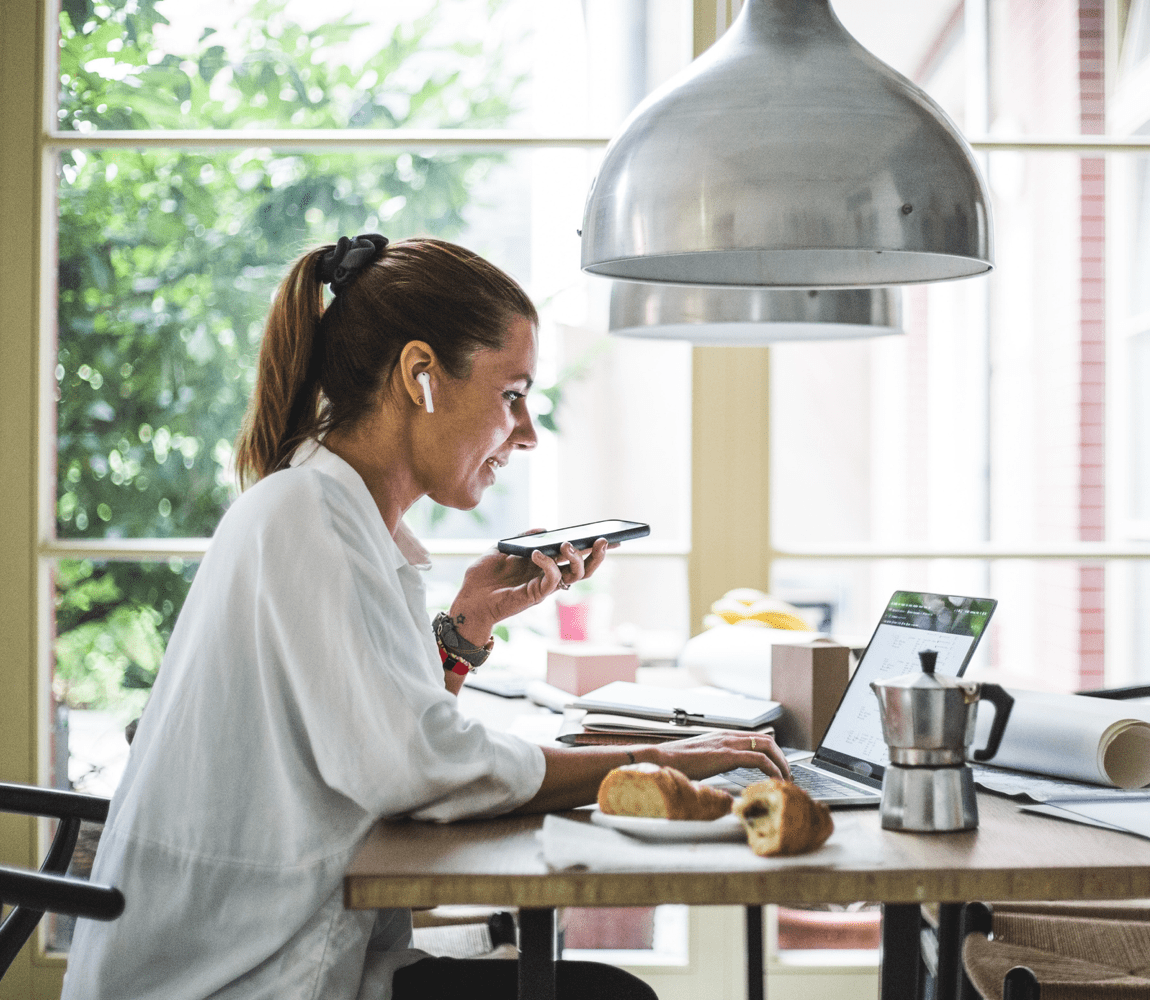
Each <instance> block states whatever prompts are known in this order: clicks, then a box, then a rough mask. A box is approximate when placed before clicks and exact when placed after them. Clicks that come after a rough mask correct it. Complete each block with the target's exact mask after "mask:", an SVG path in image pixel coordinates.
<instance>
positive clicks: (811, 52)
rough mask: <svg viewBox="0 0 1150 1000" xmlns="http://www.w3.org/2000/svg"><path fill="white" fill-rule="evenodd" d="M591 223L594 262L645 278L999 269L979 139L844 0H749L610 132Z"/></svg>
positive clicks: (867, 283) (785, 279) (609, 271)
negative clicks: (865, 33)
mask: <svg viewBox="0 0 1150 1000" xmlns="http://www.w3.org/2000/svg"><path fill="white" fill-rule="evenodd" d="M582 237H583V240H582V266H583V269H584V270H586V271H589V272H591V273H593V274H600V275H605V276H608V277H612V278H622V279H625V280H629V281H645V282H669V283H674V284H688V285H743V286H767V287H783V288H795V287H818V288H832V287H846V288H849V287H873V286H879V285H897V284H908V283H914V282H925V281H945V280H948V279H951V278H963V277H968V276H970V275H975V274H981V273H983V272H986V271H989V270H990V269H991V268H992V267H993V255H992V247H991V220H990V198H989V194H988V192H987V189H986V185H985V183H984V181H983V179H982V177H981V175H980V174H979V171H978V168H977V166H976V164H975V161H974V155H973V152H972V151H971V149H970V146H969V145H968V144H967V142H966V141H965V140H964V139H963V137H962V135H961V134H960V133H959V131H958V129H957V128H956V127H955V125H954V123H953V122H951V120H950V119H949V118H948V117H947V115H946V113H945V112H944V111H943V110H942V109H941V108H940V107H939V106H938V105H937V104H935V102H934V101H933V100H931V99H930V98H929V97H928V96H927V95H926V94H925V93H924V92H923V91H922V90H921V89H919V88H918V87H916V86H915V85H914V84H913V83H911V82H910V81H909V80H907V79H906V78H905V77H903V76H901V75H900V74H898V73H896V72H895V71H894V70H893V69H891V68H890V67H889V66H887V65H886V64H885V63H883V62H881V61H880V60H878V59H877V58H875V57H874V56H873V55H871V54H870V52H868V51H867V50H866V49H864V48H863V47H862V46H861V45H860V44H859V43H858V42H856V41H855V40H854V39H853V38H852V37H851V36H850V35H849V34H848V33H847V31H846V29H845V28H843V26H842V24H841V23H840V22H839V20H838V18H836V17H835V15H834V12H833V11H832V10H831V7H830V4H829V2H828V0H747V2H746V3H745V4H744V6H743V9H742V11H741V12H740V14H739V16H738V18H737V19H736V20H735V22H734V24H733V25H731V27H730V29H729V30H728V31H727V32H726V34H724V35H723V37H722V38H720V39H719V40H718V41H717V42H716V43H715V44H714V45H712V46H711V48H710V49H708V50H707V51H706V52H705V53H703V54H702V55H701V56H699V58H697V59H696V60H695V61H694V62H693V63H691V65H689V66H688V67H687V68H686V69H685V70H683V71H682V72H681V73H679V74H678V75H677V76H675V77H673V78H672V79H671V80H669V81H668V82H667V83H666V84H665V85H664V86H663V87H661V88H660V89H658V90H656V91H655V92H654V93H652V94H651V95H650V96H649V97H648V98H647V99H646V100H645V101H644V102H643V103H641V104H640V105H639V106H638V107H637V108H636V109H635V111H634V112H633V113H632V114H631V116H630V118H628V119H627V121H626V122H625V123H624V125H623V129H622V131H621V132H620V134H619V135H617V136H616V137H615V138H614V139H613V140H612V142H611V144H610V145H609V146H608V147H607V151H606V153H605V154H604V158H603V163H602V166H601V167H600V169H599V174H598V176H597V177H596V179H595V180H594V182H593V183H592V185H591V190H590V193H589V194H588V198H587V205H586V210H585V213H584V218H583V229H582Z"/></svg>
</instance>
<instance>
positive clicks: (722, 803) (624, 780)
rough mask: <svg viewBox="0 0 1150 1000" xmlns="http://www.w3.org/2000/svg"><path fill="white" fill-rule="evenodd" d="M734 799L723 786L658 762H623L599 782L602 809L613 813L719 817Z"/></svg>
mask: <svg viewBox="0 0 1150 1000" xmlns="http://www.w3.org/2000/svg"><path fill="white" fill-rule="evenodd" d="M733 803H734V799H733V798H731V795H730V793H728V792H725V791H723V789H721V788H712V787H711V786H710V785H701V784H699V782H697V781H691V780H690V779H689V778H688V777H687V776H686V775H685V774H683V772H682V771H676V770H675V769H674V768H673V767H659V765H658V764H624V765H623V766H622V767H617V768H615V770H613V771H611V772H610V773H609V774H608V775H607V777H605V778H604V779H603V781H602V783H601V784H600V785H599V808H600V809H602V810H603V812H605V813H611V814H612V815H614V816H652V817H657V818H661V819H718V818H719V817H720V816H726V815H727V813H729V812H730V811H731V806H732V804H733Z"/></svg>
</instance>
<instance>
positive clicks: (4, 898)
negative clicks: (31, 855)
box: [0, 782, 124, 978]
mask: <svg viewBox="0 0 1150 1000" xmlns="http://www.w3.org/2000/svg"><path fill="white" fill-rule="evenodd" d="M108 805H109V803H108V800H107V799H102V798H97V797H96V796H93V795H80V794H78V793H76V792H61V791H56V790H55V789H51V788H36V787H34V786H30V785H11V784H5V783H2V782H0V812H7V813H19V814H21V815H24V816H51V817H54V818H56V819H58V820H59V821H60V822H59V825H58V826H57V827H56V836H55V837H54V838H53V840H52V846H51V847H50V848H49V849H48V855H47V857H46V858H45V859H44V863H43V864H42V865H41V866H40V871H38V872H33V871H28V870H27V869H24V868H9V867H8V866H6V865H0V903H3V904H4V905H6V906H11V907H13V909H12V911H11V912H10V913H9V914H8V917H7V919H5V921H4V922H3V923H2V924H0V978H2V977H3V976H4V973H6V972H7V971H8V967H9V966H10V965H11V964H12V962H13V961H14V960H15V958H16V956H17V954H19V952H20V949H21V948H22V947H24V943H25V942H26V941H27V940H28V938H30V937H31V936H32V932H33V931H34V930H35V929H36V925H37V924H38V923H40V918H41V917H42V916H44V914H45V913H47V912H51V913H63V914H71V915H73V916H77V917H90V918H91V919H93V920H115V919H116V917H118V916H119V915H120V914H121V913H123V912H124V896H123V894H122V893H121V892H120V890H119V889H113V888H111V887H110V886H102V885H92V884H90V883H89V882H87V881H85V880H83V879H78V878H68V877H67V876H65V874H64V873H65V872H66V871H67V870H68V865H69V863H70V862H71V860H72V853H73V851H75V849H76V838H77V837H78V836H79V835H80V823H81V822H82V821H84V820H88V821H89V822H92V823H103V822H104V821H105V820H106V819H107V818H108Z"/></svg>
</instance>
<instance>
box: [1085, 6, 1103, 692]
mask: <svg viewBox="0 0 1150 1000" xmlns="http://www.w3.org/2000/svg"><path fill="white" fill-rule="evenodd" d="M1103 16H1104V0H1079V3H1078V88H1079V128H1080V129H1081V131H1082V133H1083V134H1084V135H1101V134H1103V133H1104V132H1105V131H1106V105H1105V99H1106V93H1105V76H1104V73H1103V58H1104V52H1103V35H1102V26H1103ZM1080 179H1081V191H1082V193H1081V199H1080V205H1081V208H1080V238H1079V246H1080V252H1081V260H1082V275H1081V278H1080V281H1079V326H1080V329H1081V362H1080V364H1081V376H1080V379H1081V381H1080V390H1079V391H1080V402H1079V407H1078V411H1079V442H1080V443H1079V463H1078V480H1079V486H1078V496H1079V503H1078V537H1079V539H1080V540H1081V541H1084V542H1093V541H1102V540H1103V539H1104V538H1105V481H1104V477H1103V472H1104V467H1105V466H1104V462H1105V451H1104V449H1105V434H1104V432H1105V423H1104V421H1105V415H1106V414H1105V405H1106V404H1105V400H1106V382H1105V378H1106V367H1105V356H1106V323H1105V313H1106V310H1105V292H1106V290H1105V240H1106V194H1105V180H1106V161H1105V159H1103V158H1102V157H1084V158H1083V159H1082V161H1081V167H1080ZM1078 576H1079V587H1078V595H1079V597H1078V600H1079V644H1078V650H1079V667H1078V673H1079V677H1078V679H1079V684H1080V686H1081V687H1083V688H1090V687H1101V686H1102V684H1103V681H1104V669H1103V657H1104V652H1105V643H1104V617H1105V616H1104V609H1105V596H1106V593H1105V583H1104V579H1105V578H1104V570H1103V568H1102V567H1101V566H1081V567H1080V568H1079V570H1078Z"/></svg>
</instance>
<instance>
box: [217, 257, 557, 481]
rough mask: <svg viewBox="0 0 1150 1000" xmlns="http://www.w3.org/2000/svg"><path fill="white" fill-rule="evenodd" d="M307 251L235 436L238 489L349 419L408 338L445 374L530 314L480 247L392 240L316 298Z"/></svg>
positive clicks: (317, 286)
mask: <svg viewBox="0 0 1150 1000" xmlns="http://www.w3.org/2000/svg"><path fill="white" fill-rule="evenodd" d="M332 249H333V244H327V245H326V246H322V247H317V248H315V249H312V250H309V251H308V252H307V253H305V254H304V255H303V256H302V257H300V258H299V259H298V260H297V261H296V262H295V264H294V265H293V266H292V269H291V271H290V272H289V273H288V276H287V277H286V278H285V279H284V281H283V283H282V284H281V285H280V287H279V290H278V291H277V292H276V297H275V300H274V301H273V303H272V308H271V312H270V313H269V314H268V320H267V327H266V328H265V330H264V339H263V344H262V345H261V347H260V356H259V365H258V372H257V376H256V386H255V389H254V390H253V391H252V397H251V400H250V402H249V403H248V409H247V413H246V414H245V416H244V423H243V427H242V428H241V430H240V434H239V437H238V438H237V440H236V472H237V474H238V476H239V480H240V485H241V487H247V486H250V485H252V484H253V483H255V482H257V481H258V480H260V479H262V478H263V477H264V476H267V475H270V474H271V473H273V472H275V471H277V470H279V469H282V468H284V467H285V466H286V465H287V464H288V461H289V460H290V459H291V455H292V452H293V451H295V449H296V448H297V447H299V445H300V444H302V443H303V442H304V441H306V440H308V439H309V438H313V437H317V436H319V435H322V434H324V433H326V432H328V431H330V430H333V429H334V428H337V427H349V426H354V425H355V424H356V423H357V422H358V421H359V420H360V419H361V418H363V417H364V416H365V415H366V414H367V413H368V412H369V410H370V409H371V407H372V406H373V405H374V404H375V402H376V400H377V398H378V395H379V392H380V390H381V389H382V387H383V386H384V385H385V384H387V382H388V380H389V379H390V378H391V375H392V372H394V371H395V367H396V365H398V364H399V356H400V353H401V352H402V350H403V348H404V345H406V344H408V343H410V342H411V341H413V340H422V341H424V342H425V343H427V344H428V345H430V347H431V348H432V350H434V351H435V354H436V356H437V357H438V359H439V362H440V363H441V364H442V365H443V368H444V370H445V371H446V373H447V374H448V375H449V376H450V377H452V378H466V377H467V375H468V374H470V372H471V360H472V358H473V357H474V355H475V353H476V352H477V351H481V350H485V349H487V350H498V349H499V348H501V347H502V346H503V340H504V337H505V335H506V333H507V329H508V327H509V326H510V324H511V322H512V321H513V320H514V319H515V318H516V317H519V316H522V317H523V318H525V319H527V320H528V321H529V322H531V323H532V324H535V323H538V316H537V314H536V312H535V307H534V306H533V305H532V304H531V300H530V299H529V298H528V297H527V294H526V292H524V291H523V289H522V288H521V287H520V286H519V285H518V284H517V283H516V282H515V281H514V279H512V278H511V277H510V276H508V275H507V274H505V273H504V272H503V271H501V270H499V268H497V267H496V266H495V265H494V264H490V263H488V262H487V261H485V260H484V259H483V258H482V257H480V256H478V255H477V254H474V253H472V252H471V251H470V250H465V249H464V248H463V247H460V246H456V245H455V244H453V243H445V242H443V241H442V240H432V239H411V240H403V241H401V242H399V243H392V244H390V245H389V246H388V247H387V248H386V249H385V250H384V251H383V254H382V255H381V256H380V257H379V258H377V259H376V260H375V261H374V262H373V263H371V264H369V265H368V266H367V267H366V268H364V270H363V271H362V272H361V273H360V274H359V275H358V277H356V278H355V280H354V281H353V282H352V283H351V284H350V285H349V286H348V287H347V288H345V289H344V290H343V291H341V292H340V293H339V294H338V295H336V296H335V297H334V298H333V299H332V300H331V304H330V305H328V306H327V308H326V309H325V308H324V292H323V285H322V283H321V281H320V277H319V271H320V261H321V259H322V258H323V256H324V254H326V253H328V252H329V251H331V250H332Z"/></svg>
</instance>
